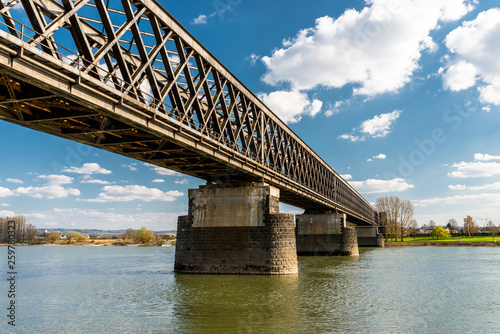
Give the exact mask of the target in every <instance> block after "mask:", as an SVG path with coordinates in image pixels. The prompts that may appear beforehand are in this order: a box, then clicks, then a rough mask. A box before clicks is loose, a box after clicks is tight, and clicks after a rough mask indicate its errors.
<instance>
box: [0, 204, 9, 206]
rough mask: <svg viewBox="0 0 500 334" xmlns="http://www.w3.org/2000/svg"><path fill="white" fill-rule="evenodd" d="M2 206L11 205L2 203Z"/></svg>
mask: <svg viewBox="0 0 500 334" xmlns="http://www.w3.org/2000/svg"><path fill="white" fill-rule="evenodd" d="M0 206H10V204H7V203H2V204H0Z"/></svg>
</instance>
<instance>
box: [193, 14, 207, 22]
mask: <svg viewBox="0 0 500 334" xmlns="http://www.w3.org/2000/svg"><path fill="white" fill-rule="evenodd" d="M207 19H208V16H206V15H205V14H200V15H199V16H198V17H195V18H194V19H193V22H192V24H206V23H207Z"/></svg>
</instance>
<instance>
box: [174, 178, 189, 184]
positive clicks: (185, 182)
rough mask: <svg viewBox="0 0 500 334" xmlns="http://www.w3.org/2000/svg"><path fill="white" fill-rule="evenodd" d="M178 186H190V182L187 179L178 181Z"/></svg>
mask: <svg viewBox="0 0 500 334" xmlns="http://www.w3.org/2000/svg"><path fill="white" fill-rule="evenodd" d="M175 183H176V184H188V183H189V181H188V180H187V179H182V180H177V181H175Z"/></svg>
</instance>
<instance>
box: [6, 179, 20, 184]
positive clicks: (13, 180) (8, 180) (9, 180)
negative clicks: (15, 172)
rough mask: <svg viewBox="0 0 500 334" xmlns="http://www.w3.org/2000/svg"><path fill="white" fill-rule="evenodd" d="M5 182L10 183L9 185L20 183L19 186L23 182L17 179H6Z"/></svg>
mask: <svg viewBox="0 0 500 334" xmlns="http://www.w3.org/2000/svg"><path fill="white" fill-rule="evenodd" d="M5 181H7V182H11V183H20V184H22V183H24V182H23V181H21V180H19V179H11V178H8V179H6V180H5Z"/></svg>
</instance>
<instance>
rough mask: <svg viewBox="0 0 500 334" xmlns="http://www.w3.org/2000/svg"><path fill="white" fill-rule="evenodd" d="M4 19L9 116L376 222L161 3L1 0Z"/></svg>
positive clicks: (1, 42) (3, 85)
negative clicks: (35, 75)
mask: <svg viewBox="0 0 500 334" xmlns="http://www.w3.org/2000/svg"><path fill="white" fill-rule="evenodd" d="M0 14H1V15H2V17H3V22H2V24H0V29H1V30H0V46H1V47H2V49H5V50H4V51H5V52H8V53H9V54H10V56H11V58H12V59H14V60H12V61H11V63H7V64H1V65H0V66H2V68H3V69H4V71H2V73H4V74H3V75H2V77H0V90H1V91H0V95H2V96H3V98H2V101H1V102H0V106H1V107H2V108H4V111H3V113H2V114H1V115H2V117H3V118H4V119H6V120H8V121H11V122H15V123H18V124H21V125H24V126H28V127H31V128H35V129H38V130H41V131H44V132H49V133H52V134H55V135H58V136H63V137H66V138H70V139H72V140H75V141H79V142H83V143H86V144H89V145H93V146H97V147H100V148H104V149H107V150H110V151H114V152H117V153H120V154H124V155H127V156H130V157H133V158H136V159H139V160H142V161H147V162H149V163H151V164H153V165H158V166H162V167H167V168H170V169H173V170H176V171H179V172H182V173H185V174H189V175H194V176H197V177H200V178H203V179H206V180H210V181H215V182H235V181H256V180H264V181H265V182H268V183H270V184H273V185H275V186H278V187H279V188H280V189H281V191H282V199H283V201H285V202H288V203H290V204H293V205H297V206H299V207H303V208H306V209H311V210H314V209H316V210H326V209H329V210H339V211H343V212H346V213H348V215H349V216H351V217H352V218H353V219H354V220H356V222H358V223H368V224H374V223H377V221H378V219H377V213H376V211H375V210H374V209H373V208H372V207H371V206H370V205H369V204H368V202H367V201H366V200H364V199H363V198H362V197H361V196H360V195H359V194H358V193H357V192H356V191H355V190H354V189H353V188H352V187H351V186H350V185H349V184H348V183H347V182H345V181H344V180H343V179H342V178H341V177H340V176H339V175H338V174H337V173H336V172H335V171H334V170H333V169H332V168H330V167H329V166H328V165H327V164H326V163H325V162H324V161H323V160H322V159H321V158H320V157H319V156H318V155H317V154H315V153H314V152H313V151H312V150H311V149H310V148H309V147H308V146H307V145H306V144H305V143H304V142H303V141H302V140H301V139H300V138H299V137H298V136H297V135H295V134H294V133H293V132H292V131H291V130H290V129H289V128H288V127H287V126H286V125H285V124H284V123H283V122H282V121H281V120H280V119H279V118H277V117H276V116H275V115H274V114H273V113H272V112H271V111H270V110H269V109H268V108H267V107H266V106H265V105H264V104H263V103H262V102H261V101H260V100H259V99H258V98H257V97H255V95H254V94H253V93H252V92H250V90H248V89H247V88H246V87H245V86H244V85H243V84H242V83H241V82H240V81H239V80H238V79H237V78H235V77H234V75H232V74H231V73H230V72H229V71H228V70H227V69H226V68H225V67H224V66H223V65H222V64H221V63H220V62H219V61H218V60H217V59H216V58H215V57H214V56H212V55H211V54H210V52H208V51H207V50H206V49H205V48H204V47H203V46H202V45H201V44H200V43H199V42H197V41H196V40H195V39H194V38H193V37H192V36H191V35H190V34H189V33H188V32H187V31H186V30H185V29H184V28H183V27H182V26H181V25H180V24H179V23H177V21H175V19H174V18H173V17H172V16H171V15H170V14H169V13H168V12H166V10H165V9H163V8H162V7H161V6H160V5H159V4H158V3H157V2H156V1H153V0H121V1H119V0H114V1H111V2H110V1H109V0H93V1H89V0H77V1H75V0H59V1H56V0H12V1H10V2H8V3H3V2H1V1H0ZM16 61H19V62H20V63H22V64H24V65H23V66H25V67H26V68H30V66H38V68H44V69H46V72H47V71H54V70H55V72H57V73H58V74H59V73H60V74H59V76H60V78H61V79H60V80H63V78H69V79H67V80H68V82H69V84H68V88H64V89H63V88H61V87H60V86H61V84H59V85H54V84H51V83H47V82H44V81H43V80H41V79H39V80H36V79H32V80H30V79H29V76H28V75H26V73H28V72H27V70H24V72H23V70H21V69H17V67H16V66H14V63H15V62H16ZM35 63H36V64H35ZM30 64H31V65H30ZM33 64H35V65H33ZM9 66H10V67H9ZM21 72H23V73H24V74H22V73H21ZM47 73H48V72H47ZM53 75H56V74H53ZM27 78H28V79H27ZM58 80H59V79H58ZM83 88H85V89H86V91H87V93H86V94H87V95H88V96H89V97H88V98H82V97H81V96H82V95H81V94H83V93H81V92H80V90H81V91H83ZM78 89H80V90H78ZM89 92H90V93H89ZM92 92H94V93H92ZM78 94H80V95H78ZM96 96H101V97H99V98H96ZM103 96H105V98H104V97H103ZM93 99H95V100H96V101H95V102H94V100H93ZM101 99H102V100H106V99H113V102H112V103H108V104H109V106H108V108H103V107H102V106H99V103H98V102H97V101H99V102H101ZM103 103H104V102H103ZM101 104H102V103H101ZM120 110H127V112H132V111H133V112H134V113H133V114H131V115H133V117H132V116H126V115H125V112H120ZM156 124H158V125H159V128H158V129H159V130H158V129H156V128H154V126H153V125H156ZM162 127H163V128H162ZM162 129H163V130H164V131H163V130H162Z"/></svg>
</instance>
